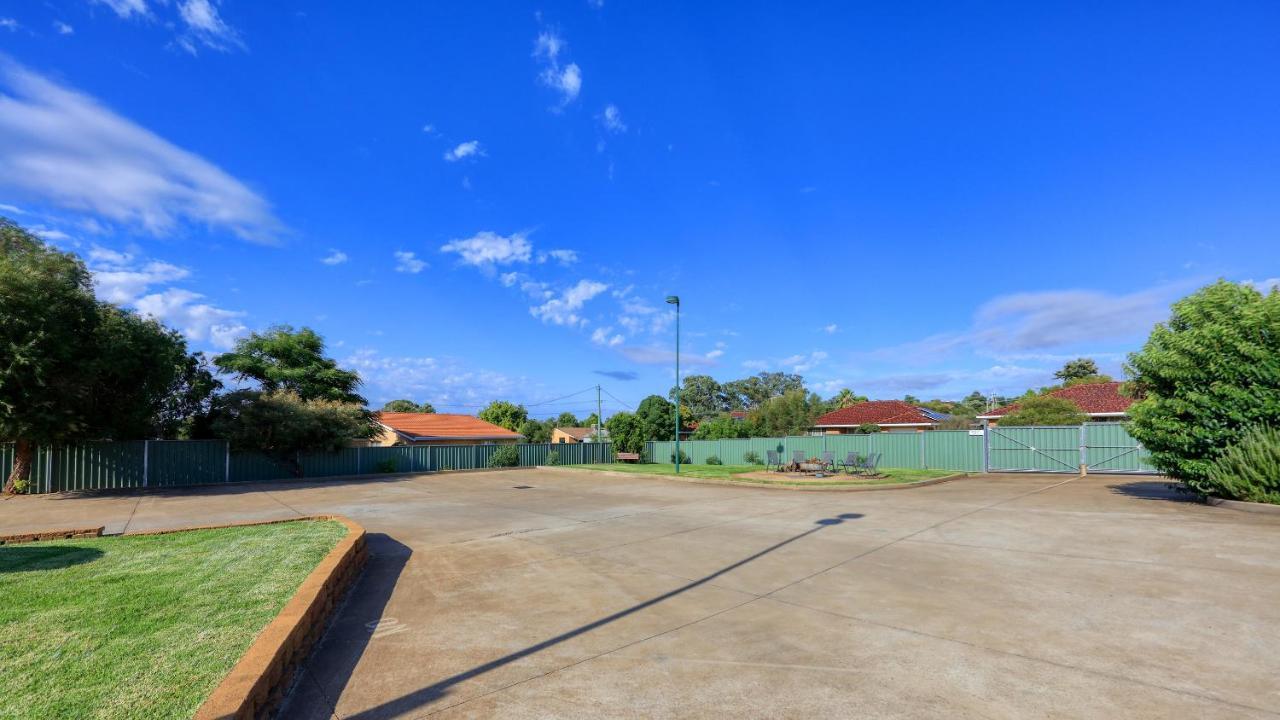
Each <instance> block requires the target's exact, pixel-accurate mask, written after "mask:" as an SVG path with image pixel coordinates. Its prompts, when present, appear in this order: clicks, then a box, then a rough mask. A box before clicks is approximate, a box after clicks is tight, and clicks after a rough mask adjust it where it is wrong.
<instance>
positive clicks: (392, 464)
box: [373, 458, 396, 473]
mask: <svg viewBox="0 0 1280 720" xmlns="http://www.w3.org/2000/svg"><path fill="white" fill-rule="evenodd" d="M373 469H374V470H376V471H378V472H380V473H393V472H395V471H396V459H395V458H387V459H386V460H379V461H378V462H376V463H374V465H373Z"/></svg>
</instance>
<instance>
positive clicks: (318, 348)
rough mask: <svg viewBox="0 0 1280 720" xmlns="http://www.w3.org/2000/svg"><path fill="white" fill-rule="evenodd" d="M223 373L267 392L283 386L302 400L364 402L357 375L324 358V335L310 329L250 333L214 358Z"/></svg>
mask: <svg viewBox="0 0 1280 720" xmlns="http://www.w3.org/2000/svg"><path fill="white" fill-rule="evenodd" d="M213 362H214V364H215V365H217V366H218V369H220V370H222V372H224V373H227V374H230V375H234V376H235V377H236V379H238V380H250V381H252V382H254V383H256V384H257V385H258V387H259V388H260V389H261V390H262V391H263V392H267V393H272V392H276V391H279V390H287V391H289V392H293V393H296V394H297V395H298V397H300V398H302V399H303V400H334V401H337V402H344V403H356V404H359V405H363V404H364V403H365V399H364V398H363V397H361V396H360V394H359V393H357V392H356V391H357V390H358V389H359V387H360V375H359V374H358V373H356V372H355V371H354V370H344V369H343V368H340V367H338V363H337V361H335V360H333V359H332V358H329V357H325V354H324V338H322V337H320V335H319V334H318V333H316V331H314V330H312V329H311V328H305V327H304V328H302V329H301V330H294V329H293V328H292V327H290V326H288V325H278V326H276V327H273V328H271V329H269V330H267V331H266V332H262V333H256V332H255V333H250V334H249V336H248V337H244V338H241V339H240V340H237V341H236V346H235V349H233V350H232V351H231V352H227V353H223V354H221V355H219V356H217V357H216V358H214V359H213Z"/></svg>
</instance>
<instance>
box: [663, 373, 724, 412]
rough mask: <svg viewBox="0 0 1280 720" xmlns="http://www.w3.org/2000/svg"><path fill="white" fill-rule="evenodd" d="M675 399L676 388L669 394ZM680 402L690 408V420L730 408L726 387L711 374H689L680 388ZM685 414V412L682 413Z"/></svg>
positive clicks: (669, 396) (684, 407)
mask: <svg viewBox="0 0 1280 720" xmlns="http://www.w3.org/2000/svg"><path fill="white" fill-rule="evenodd" d="M667 397H668V398H670V399H672V400H675V399H676V391H675V388H672V389H671V392H669V393H668V394H667ZM680 404H681V406H682V409H687V410H688V417H689V419H690V420H701V419H703V418H709V417H714V416H716V415H718V414H720V413H722V412H725V411H726V410H728V409H729V401H728V399H727V398H726V397H725V393H724V388H723V387H722V386H721V385H720V383H718V382H716V380H715V378H713V377H711V376H710V375H688V376H686V377H685V379H684V384H683V385H682V386H681V388H680ZM682 414H683V413H682Z"/></svg>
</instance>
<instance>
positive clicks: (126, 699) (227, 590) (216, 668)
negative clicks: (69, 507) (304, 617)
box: [0, 521, 346, 719]
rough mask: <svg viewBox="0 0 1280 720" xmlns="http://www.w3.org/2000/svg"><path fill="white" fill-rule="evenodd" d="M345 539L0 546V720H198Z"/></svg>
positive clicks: (315, 533)
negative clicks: (225, 681) (229, 676)
mask: <svg viewBox="0 0 1280 720" xmlns="http://www.w3.org/2000/svg"><path fill="white" fill-rule="evenodd" d="M345 533H346V528H345V527H344V526H342V525H340V524H339V523H336V522H313V521H302V522H288V523H279V524H273V525H258V526H250V527H239V528H224V529H218V530H197V531H192V532H184V533H174V534H169V535H144V536H137V537H116V538H110V537H109V538H95V539H90V540H67V541H54V542H40V543H31V544H26V545H10V546H0V718H9V717H14V718H18V717H23V718H28V717H29V718H54V717H58V718H113V719H114V718H179V717H190V716H191V715H192V714H193V713H194V712H195V710H196V709H197V708H198V707H199V706H200V704H201V703H202V702H203V701H204V699H205V698H206V697H207V696H208V695H209V693H210V692H212V691H213V688H214V687H216V686H217V684H218V683H219V682H220V681H221V680H222V678H223V677H224V676H225V675H226V674H227V672H228V671H229V670H230V669H231V667H232V666H233V665H235V663H236V661H237V660H239V659H240V656H241V655H242V654H244V651H245V649H246V648H248V647H249V644H250V643H251V642H252V641H253V639H254V637H256V636H257V634H258V633H259V632H260V631H261V630H262V628H264V627H265V626H266V625H267V623H268V622H270V621H271V619H272V618H274V617H275V616H276V615H277V614H278V613H279V612H280V610H281V608H283V607H284V604H285V603H286V602H287V601H288V599H289V598H290V597H292V596H293V593H294V592H295V591H296V590H297V588H298V586H299V585H300V584H301V583H302V580H303V579H304V578H306V576H307V575H308V574H309V573H310V572H311V571H312V570H313V569H314V568H315V566H316V565H317V564H318V563H319V562H320V560H321V559H322V558H324V556H325V555H326V554H327V553H328V552H329V550H331V549H332V548H333V546H334V545H335V544H336V543H337V542H338V540H339V539H341V538H342V537H343V535H344V534H345Z"/></svg>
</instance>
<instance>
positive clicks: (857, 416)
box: [813, 400, 947, 435]
mask: <svg viewBox="0 0 1280 720" xmlns="http://www.w3.org/2000/svg"><path fill="white" fill-rule="evenodd" d="M946 419H947V416H946V415H944V414H943V413H940V412H934V411H933V410H929V409H927V408H922V407H916V406H915V405H912V404H911V403H907V402H903V401H902V400H867V401H866V402H860V403H858V404H857V405H850V406H849V407H846V408H840V409H839V410H832V411H831V412H829V413H827V414H826V415H823V416H822V417H820V418H818V419H817V420H815V421H814V423H813V428H814V430H817V431H819V432H822V433H825V434H828V435H848V434H850V433H855V432H857V431H858V427H860V426H862V425H878V426H879V427H880V429H881V430H883V431H886V432H923V431H925V430H932V429H934V428H936V427H937V426H938V423H939V422H941V421H943V420H946Z"/></svg>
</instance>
